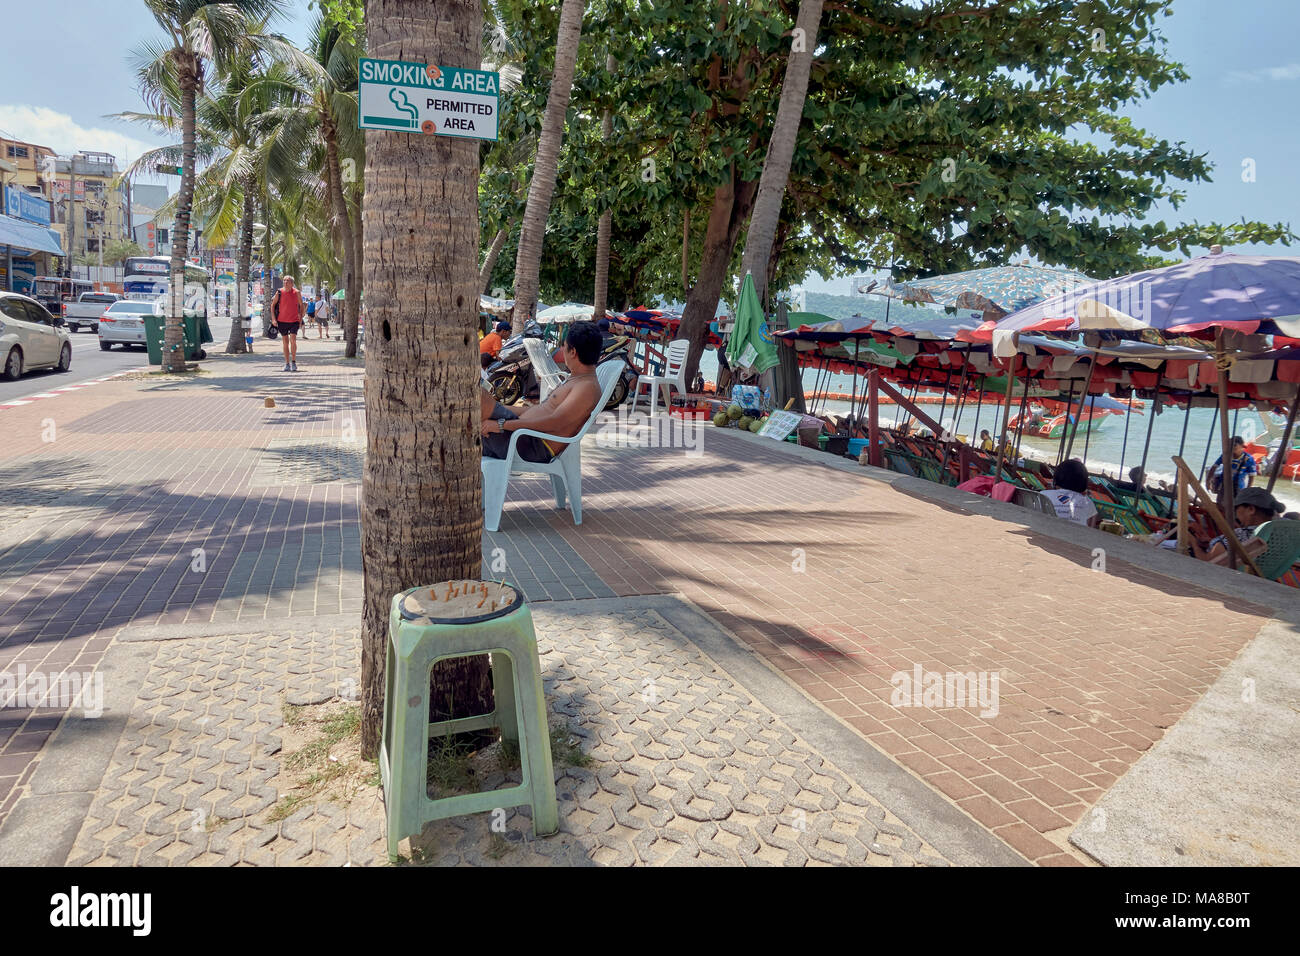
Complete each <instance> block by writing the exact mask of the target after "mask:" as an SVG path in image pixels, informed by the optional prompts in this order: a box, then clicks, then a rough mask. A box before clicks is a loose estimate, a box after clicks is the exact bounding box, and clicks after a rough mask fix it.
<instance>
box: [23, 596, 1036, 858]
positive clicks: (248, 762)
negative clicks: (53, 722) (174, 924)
mask: <svg viewBox="0 0 1300 956" xmlns="http://www.w3.org/2000/svg"><path fill="white" fill-rule="evenodd" d="M670 618H672V620H670ZM674 621H675V622H676V624H674ZM535 622H536V626H537V630H538V635H539V645H540V646H539V649H540V653H541V661H542V670H543V679H544V682H545V687H546V696H547V701H548V703H549V706H550V709H551V721H552V725H553V726H556V727H564V728H567V730H566V735H567V734H572V735H573V737H572V739H573V740H574V742H575V744H576V745H577V746H578V747H580V748H581V750H582V752H583V753H584V754H586V755H587V758H588V759H589V760H590V763H589V764H588V765H586V766H566V765H565V763H564V762H563V759H562V758H561V759H560V761H559V762H558V763H557V789H558V792H559V796H560V808H561V829H560V832H559V833H558V834H557V835H555V836H553V837H550V838H548V839H545V840H535V839H533V838H532V836H531V833H532V824H531V820H530V814H529V812H528V810H527V809H526V808H521V809H520V810H518V811H510V812H509V813H507V814H506V815H505V816H504V818H503V821H502V822H503V827H502V828H501V830H500V831H499V832H498V835H497V836H494V831H493V829H492V822H493V819H492V815H490V814H478V815H475V816H471V817H462V818H458V819H455V820H448V821H442V822H439V823H437V824H434V825H431V826H430V827H428V828H426V830H425V832H424V833H423V834H422V835H421V837H420V838H418V839H415V840H412V841H410V848H409V849H407V850H405V851H404V852H405V854H406V855H407V856H418V858H419V859H420V862H422V863H427V864H433V865H453V864H458V863H472V864H477V865H482V864H489V865H490V864H493V863H501V864H507V865H546V864H561V865H588V864H596V865H632V864H652V863H669V864H672V865H697V864H705V865H707V864H731V865H739V864H748V865H805V864H816V863H821V864H866V865H887V866H888V865H892V866H899V865H904V866H906V865H918V864H919V865H945V864H947V863H949V862H961V863H986V864H999V863H1000V864H1006V863H1016V862H1019V861H1018V860H1017V858H1016V857H1015V855H1014V854H1011V853H1009V852H1007V851H1006V850H1005V849H1004V848H1003V847H1002V846H1001V845H1000V844H999V843H998V841H996V840H994V839H992V838H990V837H989V836H987V834H985V833H983V831H982V830H981V829H980V828H979V827H978V826H976V825H974V824H971V823H970V822H969V821H965V820H963V819H962V818H961V817H960V815H959V814H956V813H954V812H952V810H951V808H949V807H947V806H946V804H944V802H943V801H942V800H938V799H935V798H934V797H933V796H931V795H927V794H926V793H925V792H924V789H923V788H917V787H915V785H914V784H913V783H912V782H911V781H910V779H909V778H908V775H907V774H906V773H904V772H902V771H901V770H898V769H897V768H890V767H888V766H884V765H880V766H877V767H876V768H875V771H876V772H875V773H872V774H870V775H868V776H867V777H866V782H867V786H864V785H863V775H862V774H861V773H855V772H854V770H849V771H847V772H846V770H845V769H842V768H841V767H840V766H837V765H836V764H835V763H833V762H832V761H831V760H829V759H827V758H826V757H825V756H824V754H823V753H821V752H819V751H820V750H822V749H829V750H835V749H836V748H835V747H834V745H833V744H830V745H829V746H828V742H827V739H826V736H827V735H828V734H829V735H831V736H833V735H834V733H835V726H834V724H835V722H834V721H833V720H831V719H830V718H829V717H827V716H826V715H824V714H819V713H817V712H816V710H815V708H812V707H810V706H808V705H807V704H804V705H803V706H802V707H801V706H800V704H799V702H798V701H797V700H794V699H791V698H789V697H788V691H786V692H784V693H783V688H782V686H781V682H780V680H779V678H776V677H775V675H769V676H768V677H767V678H764V677H763V676H762V668H759V671H758V672H757V677H756V683H758V684H760V685H765V686H763V688H762V689H763V690H764V691H766V692H767V694H766V695H767V696H771V697H772V698H773V699H774V700H775V701H776V702H778V703H779V704H782V705H784V706H783V709H785V710H787V711H788V714H787V715H786V716H785V717H779V716H778V715H777V714H776V713H774V712H773V711H772V710H771V709H770V708H769V707H768V706H765V705H764V704H763V703H760V702H759V700H758V699H756V698H755V697H754V696H751V695H750V693H748V692H747V688H746V687H743V686H741V685H740V684H738V683H737V682H736V681H735V680H734V679H733V677H732V675H731V674H730V673H729V672H728V671H727V670H725V669H724V668H723V667H721V666H720V665H719V663H717V662H716V661H715V660H712V659H710V657H708V656H706V655H705V654H704V653H702V652H701V650H700V649H699V648H698V647H697V645H696V644H695V642H694V641H692V640H690V639H688V638H687V636H686V634H685V633H684V632H683V631H682V630H680V629H679V627H678V626H677V624H680V625H682V626H685V627H687V628H689V629H690V631H691V632H692V633H693V634H694V635H696V636H697V639H700V638H701V637H702V638H703V639H705V640H708V641H710V642H711V644H712V646H713V647H714V648H716V649H717V650H718V652H719V653H720V654H721V655H722V656H723V657H724V659H729V660H731V661H733V662H734V663H736V664H738V666H740V667H741V668H742V669H744V668H745V667H746V663H745V661H744V660H743V658H744V657H745V656H747V655H746V654H745V652H743V651H741V650H740V649H739V648H738V647H737V646H736V645H735V644H734V642H733V641H731V640H730V639H729V638H727V637H726V636H725V635H723V634H721V632H718V631H717V630H716V628H713V627H712V625H711V624H710V622H708V620H707V619H706V618H704V617H703V616H702V615H700V614H699V612H698V611H696V610H695V609H693V608H690V607H689V606H687V605H685V604H683V603H682V602H681V601H680V599H676V598H642V599H634V600H630V601H626V600H615V601H594V602H593V601H570V602H560V603H543V604H541V605H539V606H538V610H537V611H536V613H535ZM302 626H303V627H304V628H306V629H304V630H300V631H297V632H294V633H287V634H286V633H278V634H276V635H269V634H265V633H260V632H257V631H254V630H250V631H249V632H248V633H241V634H225V635H222V634H212V635H206V636H196V637H186V638H172V639H169V638H166V637H163V636H162V635H163V633H164V632H161V631H158V630H156V629H131V630H128V631H127V632H124V633H123V635H122V637H123V639H124V640H123V642H122V643H119V644H117V645H116V646H115V647H114V648H113V650H112V651H110V653H109V656H108V657H107V658H106V660H105V666H106V667H111V668H112V671H111V673H113V674H114V675H115V676H114V680H115V681H117V682H118V684H119V686H118V687H117V689H116V691H115V694H116V701H115V703H118V704H120V705H121V707H122V708H123V709H116V708H110V710H109V712H108V713H106V715H105V717H106V718H107V719H109V720H111V721H113V722H115V723H120V725H121V732H120V734H119V735H116V736H114V735H103V734H99V735H97V734H96V733H95V732H94V730H93V728H92V727H91V725H92V723H93V721H90V720H82V719H78V718H75V717H74V718H71V720H72V722H73V727H72V728H71V729H72V730H73V733H72V735H71V736H72V737H73V739H74V741H75V742H74V743H72V744H71V745H70V748H71V749H70V750H69V751H67V752H65V753H63V754H60V755H59V757H57V758H54V759H48V760H43V761H42V763H41V767H40V769H39V770H38V772H37V774H36V775H35V777H34V778H33V783H32V789H33V794H34V795H33V796H32V797H31V798H29V799H28V800H27V801H26V802H24V803H23V804H21V805H20V806H19V808H18V810H17V811H16V812H15V814H14V815H13V817H11V819H10V821H9V823H8V826H7V827H6V828H5V829H4V830H3V831H0V865H58V864H62V863H63V862H65V860H66V862H67V863H68V864H69V865H73V866H93V865H126V866H129V865H142V866H159V865H162V866H165V865H183V864H195V865H204V864H212V865H234V864H239V863H242V864H252V865H286V864H290V863H295V864H303V865H341V864H344V863H348V864H353V865H383V864H386V863H387V852H386V843H385V839H384V826H383V807H382V803H381V801H380V798H379V792H378V790H377V789H375V788H374V787H373V786H370V787H365V788H363V789H362V791H361V792H360V793H359V794H357V795H356V797H355V798H353V799H352V800H351V801H350V802H349V803H347V804H343V803H341V802H331V801H328V800H324V799H321V800H317V801H305V802H304V803H303V805H302V806H301V807H299V808H298V809H297V810H296V811H295V812H293V813H292V814H291V815H289V816H288V817H287V818H285V819H283V820H282V821H280V820H276V819H275V818H274V816H273V811H274V809H275V806H276V802H277V800H278V799H280V798H281V797H282V796H283V795H284V794H285V792H286V791H290V792H291V791H292V787H293V784H294V782H293V780H292V779H290V777H288V776H286V775H285V774H284V772H283V768H284V766H285V762H286V757H287V756H288V755H287V754H286V753H284V751H283V749H282V747H281V739H280V735H281V734H282V733H283V731H284V721H283V714H284V705H285V703H286V701H287V702H290V703H295V702H296V703H317V702H325V701H334V702H339V703H341V701H340V694H344V695H345V694H347V693H348V691H349V690H350V689H351V688H354V687H355V686H356V683H355V682H356V679H357V678H358V676H359V669H358V660H359V653H360V646H359V640H358V636H357V632H356V631H355V630H349V629H340V628H338V627H330V626H325V627H317V628H313V627H312V625H310V624H306V623H304V625H302ZM213 630H219V628H214V629H213ZM749 666H750V670H751V676H754V672H753V671H752V668H753V665H752V663H751V664H750V665H749ZM773 682H775V683H776V685H777V686H776V687H775V688H773V687H772V686H771V684H772V683H773ZM796 696H797V695H796ZM123 711H125V712H123ZM792 726H797V727H799V728H801V729H803V730H805V731H806V732H807V733H808V734H810V735H811V736H813V737H814V738H817V739H818V740H819V743H821V745H822V746H821V747H819V748H814V747H813V746H811V745H810V743H809V741H808V740H807V739H806V738H805V737H804V736H802V735H801V734H800V733H799V732H797V731H796V730H794V729H792ZM869 750H870V748H868V747H866V746H865V745H859V746H858V748H857V751H858V752H857V753H854V752H853V751H852V750H850V751H848V752H846V753H841V754H840V756H842V757H844V758H846V759H848V760H850V761H851V762H852V763H853V764H861V763H863V762H865V763H868V764H869V763H870V762H871V761H872V759H873V758H872V755H871V754H870V753H869ZM110 754H111V756H110ZM855 769H858V768H855ZM101 775H102V782H99V783H98V788H97V790H96V791H95V792H94V793H93V799H91V797H92V795H91V794H88V793H85V792H83V791H82V789H81V788H82V787H84V786H85V784H86V782H87V781H90V780H94V781H97V782H98V781H100V778H101ZM517 782H518V773H517V771H516V772H514V773H512V774H507V773H504V772H496V773H490V774H489V775H487V776H486V777H485V778H484V779H482V780H481V781H479V784H480V786H481V787H482V788H483V789H492V788H496V787H500V786H502V785H506V784H508V783H517ZM868 787H871V788H874V789H877V790H888V791H889V792H890V793H891V795H892V796H893V798H894V801H895V802H896V803H898V804H899V806H900V807H902V813H903V814H904V815H905V817H906V818H907V819H908V822H905V821H904V820H903V819H900V818H899V816H898V815H896V814H895V813H893V812H892V811H891V810H890V809H889V808H887V807H886V806H885V805H884V804H882V803H881V802H880V800H878V799H877V798H876V797H875V796H873V795H872V793H871V792H869V789H868ZM88 801H89V802H88ZM81 814H84V817H85V820H84V823H83V822H82V821H81V819H80V815H81ZM909 822H910V825H909ZM926 832H928V833H930V834H932V835H933V839H935V840H936V841H938V842H939V843H940V845H941V847H942V849H940V848H938V847H936V846H934V845H932V844H931V843H930V842H928V841H927V839H926V838H925V837H924V836H922V835H921V834H922V833H926Z"/></svg>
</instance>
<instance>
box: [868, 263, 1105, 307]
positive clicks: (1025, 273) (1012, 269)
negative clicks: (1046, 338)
mask: <svg viewBox="0 0 1300 956" xmlns="http://www.w3.org/2000/svg"><path fill="white" fill-rule="evenodd" d="M1092 281H1093V280H1092V278H1091V277H1090V276H1086V275H1084V274H1083V273H1082V272H1074V271H1072V270H1070V269H1054V268H1051V267H1048V266H1035V265H1030V264H1029V263H1024V262H1022V263H1013V264H1011V265H1005V266H991V267H989V268H985V269H971V270H968V271H966V272H953V273H949V274H947V275H938V276H930V277H929V278H926V279H911V280H909V281H907V282H892V281H891V282H888V283H886V284H885V285H884V286H883V287H881V288H879V289H876V290H874V294H875V295H884V296H889V297H891V298H895V299H902V300H903V301H905V302H928V303H931V304H933V305H942V306H945V307H950V308H957V309H978V310H979V311H981V312H985V313H995V314H997V315H1005V314H1007V313H1009V312H1015V311H1016V310H1017V309H1023V308H1024V307H1025V306H1027V305H1032V304H1033V303H1035V302H1041V301H1042V300H1044V299H1050V298H1051V297H1053V296H1056V295H1059V294H1060V293H1062V292H1066V291H1068V290H1070V289H1073V288H1074V287H1075V286H1078V285H1083V284H1087V283H1090V282H1092Z"/></svg>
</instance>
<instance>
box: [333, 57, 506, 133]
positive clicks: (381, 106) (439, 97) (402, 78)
mask: <svg viewBox="0 0 1300 956" xmlns="http://www.w3.org/2000/svg"><path fill="white" fill-rule="evenodd" d="M500 88H501V84H500V81H499V78H498V76H497V74H496V73H489V72H488V71H487V70H462V69H459V68H457V67H452V66H444V67H437V66H431V65H428V64H424V63H407V62H404V61H402V60H371V59H362V60H361V82H360V97H361V109H360V111H359V113H358V125H359V126H360V128H361V129H386V130H389V131H391V132H406V133H425V134H428V135H437V136H459V137H461V138H463V139H491V140H495V139H496V138H497V115H498V112H499V108H500V96H499V91H500Z"/></svg>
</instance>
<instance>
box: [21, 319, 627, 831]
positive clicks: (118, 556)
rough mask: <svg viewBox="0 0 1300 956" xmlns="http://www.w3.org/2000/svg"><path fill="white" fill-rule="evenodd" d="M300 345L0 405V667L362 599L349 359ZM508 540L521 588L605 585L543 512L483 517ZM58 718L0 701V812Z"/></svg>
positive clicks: (489, 552)
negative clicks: (296, 362)
mask: <svg viewBox="0 0 1300 956" xmlns="http://www.w3.org/2000/svg"><path fill="white" fill-rule="evenodd" d="M299 349H300V355H301V357H302V362H301V364H300V368H301V369H302V371H300V372H299V373H297V374H292V373H290V374H285V373H282V372H280V371H279V369H280V365H279V359H278V352H277V353H276V354H270V353H267V352H259V353H258V354H256V355H253V356H241V357H214V358H212V359H210V360H208V361H206V362H205V363H203V367H204V369H205V370H206V372H205V374H204V375H203V376H202V377H201V378H199V379H197V380H192V381H185V382H177V381H174V380H170V379H165V378H159V377H156V376H152V375H149V374H145V373H137V374H132V375H125V376H121V377H118V378H115V379H113V380H111V381H108V382H105V383H102V384H100V385H97V386H96V388H94V389H90V390H85V391H78V392H70V393H67V394H61V395H58V396H56V397H53V398H50V399H47V400H44V401H41V402H39V403H35V404H31V405H26V406H22V407H15V408H9V409H5V410H4V415H5V419H4V423H5V428H6V434H5V443H4V446H3V447H0V672H3V671H6V670H14V669H16V668H18V667H19V666H21V667H23V668H25V669H26V672H27V673H34V672H38V671H39V672H47V673H56V672H59V671H63V670H75V671H78V672H86V671H89V670H91V669H93V668H94V667H96V666H97V665H98V663H99V661H100V660H101V658H102V655H103V653H104V651H105V649H106V648H107V647H108V646H109V645H110V643H111V642H112V640H113V637H114V636H115V635H116V634H117V633H118V632H119V631H120V630H121V629H122V628H123V627H126V626H128V625H130V626H148V625H153V626H159V627H179V626H191V625H199V624H207V623H217V624H231V623H245V622H248V621H264V620H272V621H283V620H285V619H295V620H296V619H299V618H306V617H315V616H317V615H335V614H348V613H353V614H359V613H360V608H361V596H362V585H361V553H360V494H361V485H360V478H361V473H360V468H361V465H362V461H363V458H364V448H365V444H364V443H365V416H364V406H363V399H362V381H363V377H364V369H363V367H362V366H361V365H360V364H359V363H357V362H346V361H340V360H339V357H338V356H339V353H340V349H341V346H340V345H339V344H338V343H333V342H330V343H323V344H322V343H319V342H315V341H313V342H311V343H310V344H309V343H305V342H300V343H299ZM267 397H270V398H273V399H274V401H275V403H276V404H275V407H274V408H266V407H265V404H264V399H265V398H267ZM50 438H52V439H53V440H45V439H50ZM524 484H525V485H526V483H524ZM507 541H508V542H509V545H510V547H509V555H510V562H509V564H510V573H511V575H512V580H514V581H515V583H516V584H517V586H518V587H519V588H520V590H521V591H523V592H524V594H525V595H526V596H527V597H528V599H529V600H530V601H544V600H548V599H552V598H559V599H570V598H587V597H608V596H612V595H613V593H614V592H613V591H612V590H611V589H610V588H609V587H608V586H607V585H606V584H605V583H604V582H603V581H601V579H600V577H599V576H598V575H596V574H595V573H594V572H593V571H592V570H591V569H590V568H589V567H588V566H587V565H586V563H585V562H583V561H582V560H581V559H580V558H578V557H577V555H576V554H575V553H574V552H573V549H572V548H571V547H570V546H569V545H568V544H567V543H566V542H565V541H564V540H563V539H561V538H560V537H559V536H558V535H556V534H555V533H554V531H553V530H552V529H551V527H550V524H549V522H548V521H547V518H546V516H545V515H544V514H541V513H532V514H529V513H523V512H519V511H518V510H517V509H516V511H515V513H514V514H513V515H512V516H511V517H510V518H509V519H508V520H507V521H505V522H503V524H502V530H501V531H500V532H498V533H496V534H485V535H484V541H483V555H484V568H485V572H484V573H485V574H487V573H497V571H499V570H500V567H501V561H502V560H504V557H503V556H504V555H505V554H506V550H505V549H504V548H502V547H501V546H502V543H503V542H507ZM498 556H502V557H500V558H498ZM493 566H495V568H496V569H497V571H493V570H491V568H493ZM62 716H63V710H62V709H59V708H52V707H41V708H28V707H8V708H3V709H0V822H3V820H4V818H5V816H6V815H7V814H8V813H9V811H10V810H11V809H12V807H13V805H14V803H15V802H16V801H17V800H18V798H19V797H20V795H21V793H22V791H23V788H24V787H25V786H26V785H27V783H28V781H29V780H30V777H31V772H32V769H33V762H34V760H35V759H36V756H37V754H39V753H40V751H41V749H42V748H43V747H44V746H45V744H46V742H47V741H48V740H49V738H50V735H51V733H52V732H53V731H54V730H55V728H56V727H57V726H58V724H59V722H60V720H61V719H62Z"/></svg>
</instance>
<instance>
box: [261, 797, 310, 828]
mask: <svg viewBox="0 0 1300 956" xmlns="http://www.w3.org/2000/svg"><path fill="white" fill-rule="evenodd" d="M308 796H310V794H306V793H291V794H289V795H288V796H287V797H282V798H281V799H280V802H279V803H277V804H276V805H275V806H273V807H272V808H271V811H270V813H268V814H267V815H266V819H267V820H268V821H269V822H271V823H279V822H280V821H281V820H283V819H285V818H286V817H289V816H291V815H292V814H293V811H295V810H297V809H298V805H299V804H301V803H302V802H303V801H304V800H306V799H307V797H308Z"/></svg>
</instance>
